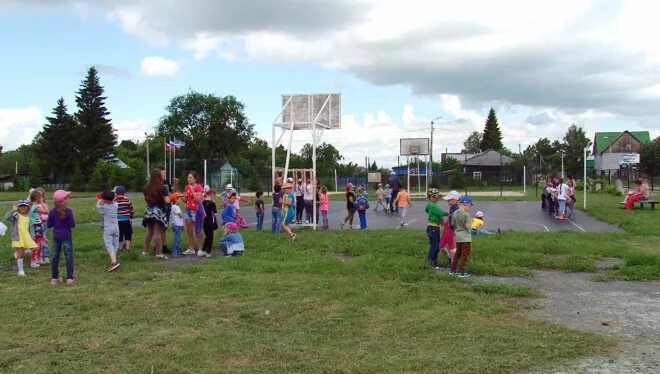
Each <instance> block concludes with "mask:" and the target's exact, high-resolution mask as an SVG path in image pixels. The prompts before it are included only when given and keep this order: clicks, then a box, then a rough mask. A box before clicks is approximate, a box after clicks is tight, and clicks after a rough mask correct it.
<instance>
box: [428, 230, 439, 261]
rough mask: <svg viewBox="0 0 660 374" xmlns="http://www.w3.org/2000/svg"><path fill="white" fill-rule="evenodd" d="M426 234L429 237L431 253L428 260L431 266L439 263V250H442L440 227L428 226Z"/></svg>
mask: <svg viewBox="0 0 660 374" xmlns="http://www.w3.org/2000/svg"><path fill="white" fill-rule="evenodd" d="M426 235H427V236H428V237H429V253H428V255H427V260H428V262H429V264H431V266H437V265H438V252H440V228H439V227H435V226H426Z"/></svg>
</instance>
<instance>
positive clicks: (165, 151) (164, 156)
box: [163, 139, 170, 171]
mask: <svg viewBox="0 0 660 374" xmlns="http://www.w3.org/2000/svg"><path fill="white" fill-rule="evenodd" d="M164 140H165V141H164V143H165V144H163V161H164V162H165V164H164V165H163V167H164V168H165V171H167V149H168V148H169V147H170V145H169V144H167V139H164Z"/></svg>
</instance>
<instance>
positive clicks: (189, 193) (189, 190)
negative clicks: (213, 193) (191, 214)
mask: <svg viewBox="0 0 660 374" xmlns="http://www.w3.org/2000/svg"><path fill="white" fill-rule="evenodd" d="M198 192H204V188H202V185H201V184H199V183H195V184H193V185H190V184H187V185H186V187H185V188H184V189H183V193H184V195H185V196H186V209H188V210H197V201H195V194H196V193H198Z"/></svg>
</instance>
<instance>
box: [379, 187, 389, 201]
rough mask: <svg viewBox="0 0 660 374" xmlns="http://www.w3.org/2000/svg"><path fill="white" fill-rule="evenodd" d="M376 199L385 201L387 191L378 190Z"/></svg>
mask: <svg viewBox="0 0 660 374" xmlns="http://www.w3.org/2000/svg"><path fill="white" fill-rule="evenodd" d="M390 196H391V195H390ZM376 197H378V200H383V199H384V198H385V190H383V189H382V188H379V189H377V190H376Z"/></svg>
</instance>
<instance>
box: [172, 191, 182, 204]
mask: <svg viewBox="0 0 660 374" xmlns="http://www.w3.org/2000/svg"><path fill="white" fill-rule="evenodd" d="M180 198H181V193H180V192H177V191H174V192H172V193H171V194H170V201H171V202H173V203H174V202H176V201H177V200H179V199H180Z"/></svg>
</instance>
